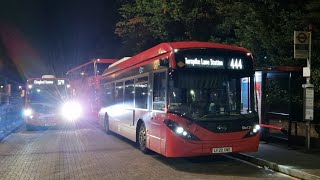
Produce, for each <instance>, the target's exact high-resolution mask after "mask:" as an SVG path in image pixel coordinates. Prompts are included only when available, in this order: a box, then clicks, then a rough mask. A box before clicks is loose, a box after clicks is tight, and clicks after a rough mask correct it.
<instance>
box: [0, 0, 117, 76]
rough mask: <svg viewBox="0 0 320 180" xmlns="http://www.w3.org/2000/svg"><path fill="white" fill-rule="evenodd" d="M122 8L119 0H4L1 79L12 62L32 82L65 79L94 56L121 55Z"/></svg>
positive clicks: (0, 36)
mask: <svg viewBox="0 0 320 180" xmlns="http://www.w3.org/2000/svg"><path fill="white" fill-rule="evenodd" d="M117 9H118V5H117V4H116V3H115V2H113V0H91V1H81V0H65V1H62V0H52V1H46V0H1V3H0V61H1V64H2V65H1V64H0V65H1V66H0V68H1V75H3V74H6V73H8V72H6V73H5V71H8V69H7V68H4V67H6V66H4V65H3V64H5V63H6V62H8V61H10V62H13V64H14V65H15V66H16V69H17V71H18V73H19V75H21V76H23V77H24V78H28V77H40V76H41V75H43V74H55V75H57V76H62V74H64V73H65V72H66V71H67V70H68V69H70V68H72V67H75V66H76V65H78V64H81V63H84V62H87V61H89V60H90V59H92V58H119V57H121V52H119V50H120V45H121V43H120V39H119V38H118V37H117V36H116V35H115V34H114V29H115V24H116V22H117V21H118V16H119V15H118V13H117ZM10 67H11V66H10ZM11 68H12V67H11ZM11 68H10V72H13V70H11Z"/></svg>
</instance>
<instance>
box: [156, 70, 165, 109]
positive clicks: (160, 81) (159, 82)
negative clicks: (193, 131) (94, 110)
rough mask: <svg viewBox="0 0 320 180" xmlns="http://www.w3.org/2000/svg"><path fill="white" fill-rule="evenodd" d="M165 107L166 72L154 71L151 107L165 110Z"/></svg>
mask: <svg viewBox="0 0 320 180" xmlns="http://www.w3.org/2000/svg"><path fill="white" fill-rule="evenodd" d="M165 107H166V72H160V73H154V76H153V109H154V110H160V111H165Z"/></svg>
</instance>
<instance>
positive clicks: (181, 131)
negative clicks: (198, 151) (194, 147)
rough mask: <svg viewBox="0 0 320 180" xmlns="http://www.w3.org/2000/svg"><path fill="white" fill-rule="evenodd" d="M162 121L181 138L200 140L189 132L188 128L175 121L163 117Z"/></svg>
mask: <svg viewBox="0 0 320 180" xmlns="http://www.w3.org/2000/svg"><path fill="white" fill-rule="evenodd" d="M163 122H164V124H166V125H167V126H168V128H169V129H171V130H172V131H173V132H174V133H175V134H177V135H178V136H180V137H181V138H183V139H188V140H195V141H199V140H200V139H199V138H198V137H197V136H195V135H193V134H191V133H190V132H189V131H188V130H186V129H185V128H183V127H182V126H180V125H179V124H178V123H176V122H175V121H172V120H169V119H165V120H164V121H163Z"/></svg>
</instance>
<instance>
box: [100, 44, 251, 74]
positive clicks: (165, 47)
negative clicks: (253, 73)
mask: <svg viewBox="0 0 320 180" xmlns="http://www.w3.org/2000/svg"><path fill="white" fill-rule="evenodd" d="M189 48H216V49H226V50H233V51H240V52H244V53H251V52H250V51H248V50H247V49H245V48H243V47H238V46H233V45H227V44H220V43H213V42H200V41H181V42H165V43H161V44H158V45H156V46H154V47H152V48H150V49H147V50H145V51H143V52H141V53H139V54H137V55H135V56H133V57H131V58H128V59H125V60H123V61H120V62H116V63H114V64H112V65H110V66H109V68H108V69H106V70H105V72H104V73H103V75H107V74H112V73H115V72H117V71H120V70H122V69H126V68H129V67H131V66H134V65H137V64H139V63H141V62H144V61H147V60H149V59H152V58H156V57H160V56H163V55H165V56H167V55H168V56H169V55H171V54H172V53H173V52H174V50H179V49H189ZM121 67H122V68H121Z"/></svg>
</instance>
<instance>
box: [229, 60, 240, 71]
mask: <svg viewBox="0 0 320 180" xmlns="http://www.w3.org/2000/svg"><path fill="white" fill-rule="evenodd" d="M230 67H231V68H232V69H242V60H241V59H237V58H232V59H231V62H230Z"/></svg>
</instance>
